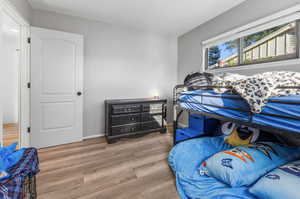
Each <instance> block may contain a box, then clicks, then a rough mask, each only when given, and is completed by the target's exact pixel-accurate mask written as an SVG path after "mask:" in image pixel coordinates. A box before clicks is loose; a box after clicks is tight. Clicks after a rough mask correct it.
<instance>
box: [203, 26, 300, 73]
mask: <svg viewBox="0 0 300 199" xmlns="http://www.w3.org/2000/svg"><path fill="white" fill-rule="evenodd" d="M298 23H299V21H293V22H290V23H285V24H283V25H279V26H275V27H272V28H268V29H264V30H262V31H259V32H255V33H252V34H248V35H244V36H241V37H239V38H238V39H235V40H229V41H225V42H221V43H219V44H217V45H212V46H210V47H208V48H206V60H207V61H206V68H207V69H217V68H224V67H235V66H240V65H250V64H257V63H264V62H273V61H279V60H287V59H292V58H299V55H298V50H297V49H298V34H297V33H298Z"/></svg>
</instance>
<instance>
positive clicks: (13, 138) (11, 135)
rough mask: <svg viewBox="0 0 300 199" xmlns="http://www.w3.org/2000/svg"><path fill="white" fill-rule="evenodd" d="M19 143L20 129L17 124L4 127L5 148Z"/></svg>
mask: <svg viewBox="0 0 300 199" xmlns="http://www.w3.org/2000/svg"><path fill="white" fill-rule="evenodd" d="M15 142H19V127H18V124H17V123H9V124H4V125H3V146H9V145H11V144H12V143H15Z"/></svg>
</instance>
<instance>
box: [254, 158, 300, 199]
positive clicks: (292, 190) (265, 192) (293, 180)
mask: <svg viewBox="0 0 300 199" xmlns="http://www.w3.org/2000/svg"><path fill="white" fill-rule="evenodd" d="M299 188H300V160H298V161H296V162H292V163H289V164H287V165H285V166H282V167H280V168H278V169H275V170H274V171H272V172H270V173H268V174H267V175H265V176H264V177H262V178H261V179H260V180H259V181H258V182H257V183H256V184H255V185H254V186H253V187H251V188H250V192H251V193H253V194H254V195H256V196H257V197H259V198H270V199H283V198H286V199H289V198H291V199H293V198H299V196H300V189H299Z"/></svg>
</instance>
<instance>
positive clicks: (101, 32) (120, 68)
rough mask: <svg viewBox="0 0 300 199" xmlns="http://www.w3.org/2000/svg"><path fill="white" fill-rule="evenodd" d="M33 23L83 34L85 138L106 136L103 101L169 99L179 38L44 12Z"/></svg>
mask: <svg viewBox="0 0 300 199" xmlns="http://www.w3.org/2000/svg"><path fill="white" fill-rule="evenodd" d="M32 25H33V26H38V27H43V28H49V29H55V30H61V31H66V32H72V33H78V34H82V35H84V40H85V49H84V54H85V62H84V79H85V80H84V88H85V91H84V100H85V101H84V136H90V135H97V134H103V132H104V100H105V99H110V98H141V97H153V96H154V95H155V94H156V93H158V94H159V95H160V96H162V97H167V98H170V97H171V94H172V87H173V86H174V85H175V84H176V78H177V40H176V38H169V37H165V36H161V35H156V34H151V33H147V32H140V31H136V30H132V29H127V28H121V27H118V26H113V25H109V24H106V23H101V22H96V21H89V20H85V19H81V18H76V17H70V16H65V15H60V14H55V13H52V12H44V11H34V12H33V15H32ZM170 101H171V100H170ZM169 110H171V109H169ZM168 117H169V119H171V117H172V116H171V114H170V113H169V115H168ZM169 121H170V120H169Z"/></svg>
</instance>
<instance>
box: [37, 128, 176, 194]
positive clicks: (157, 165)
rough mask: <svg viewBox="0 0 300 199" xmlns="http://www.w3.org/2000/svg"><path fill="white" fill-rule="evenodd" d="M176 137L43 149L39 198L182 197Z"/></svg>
mask: <svg viewBox="0 0 300 199" xmlns="http://www.w3.org/2000/svg"><path fill="white" fill-rule="evenodd" d="M171 145H172V141H171V136H170V135H168V134H164V135H162V134H159V133H154V134H150V135H147V136H145V137H142V138H138V139H128V140H125V141H121V142H118V143H116V144H112V145H108V144H106V142H105V140H104V139H103V138H97V139H91V140H86V141H83V142H80V143H74V144H69V145H62V146H57V147H52V148H46V149H41V150H39V158H40V168H41V172H40V174H39V175H38V177H37V187H38V199H46V198H47V199H69V198H72V199H76V198H80V199H92V198H94V199H178V198H179V197H178V196H177V193H176V188H175V180H174V176H173V174H172V172H171V170H170V169H169V167H168V164H167V160H166V158H167V156H168V152H169V151H170V149H171Z"/></svg>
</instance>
